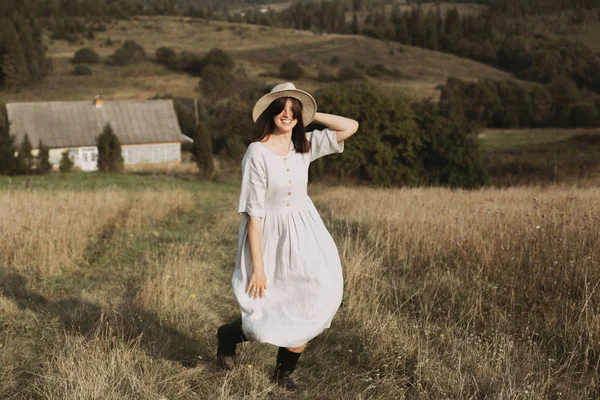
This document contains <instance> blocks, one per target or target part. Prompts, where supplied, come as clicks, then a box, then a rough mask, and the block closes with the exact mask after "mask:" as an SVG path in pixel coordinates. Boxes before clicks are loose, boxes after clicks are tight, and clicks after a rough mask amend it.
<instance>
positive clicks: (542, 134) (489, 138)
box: [479, 130, 576, 152]
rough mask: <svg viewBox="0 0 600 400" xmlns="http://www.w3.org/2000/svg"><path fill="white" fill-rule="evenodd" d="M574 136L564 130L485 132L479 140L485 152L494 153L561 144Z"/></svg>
mask: <svg viewBox="0 0 600 400" xmlns="http://www.w3.org/2000/svg"><path fill="white" fill-rule="evenodd" d="M575 135H576V133H575V132H574V131H565V130H539V131H536V130H514V131H513V130H511V131H487V132H484V133H482V134H481V135H480V137H479V139H480V141H481V144H482V145H483V148H484V150H485V151H488V152H494V151H506V150H515V149H520V148H525V147H536V146H539V145H543V144H549V143H556V142H562V141H565V140H568V139H570V138H571V137H573V136H575Z"/></svg>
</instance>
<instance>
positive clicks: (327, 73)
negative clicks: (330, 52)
mask: <svg viewBox="0 0 600 400" xmlns="http://www.w3.org/2000/svg"><path fill="white" fill-rule="evenodd" d="M318 79H319V82H333V81H335V74H334V72H333V70H332V69H331V68H329V67H327V66H325V65H321V66H320V67H319V78H318Z"/></svg>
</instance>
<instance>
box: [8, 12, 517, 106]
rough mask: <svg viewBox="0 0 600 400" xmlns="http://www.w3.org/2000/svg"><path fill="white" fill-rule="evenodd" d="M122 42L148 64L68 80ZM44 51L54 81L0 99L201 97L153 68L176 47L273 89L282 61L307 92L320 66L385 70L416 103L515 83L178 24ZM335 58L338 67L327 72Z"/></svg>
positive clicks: (412, 59)
mask: <svg viewBox="0 0 600 400" xmlns="http://www.w3.org/2000/svg"><path fill="white" fill-rule="evenodd" d="M108 38H110V39H111V40H112V41H113V43H114V44H113V45H112V46H110V47H106V46H105V42H106V39H108ZM125 40H135V41H136V42H138V43H139V44H141V45H142V46H143V47H144V48H145V50H146V53H147V54H148V56H149V58H150V60H149V61H146V62H143V63H139V64H135V65H130V66H126V67H115V66H109V65H107V64H105V63H100V64H97V65H92V66H91V69H92V71H93V75H92V76H84V77H75V76H73V75H71V71H72V70H73V65H72V64H71V63H70V61H69V60H70V59H71V58H72V57H73V55H74V53H75V52H76V51H77V50H79V49H80V48H82V47H92V48H93V49H95V50H96V51H97V52H98V53H99V54H100V55H101V56H102V57H103V58H104V59H106V57H108V56H109V55H110V54H112V53H113V52H114V50H115V49H116V48H118V47H119V46H120V45H121V44H122V43H123V42H124V41H125ZM47 45H48V48H49V50H48V55H49V56H50V57H52V59H53V65H54V68H53V73H52V75H51V76H50V77H49V78H48V79H47V80H45V81H44V82H42V83H41V84H39V85H37V86H35V87H32V88H29V89H24V90H21V91H20V92H18V93H14V92H6V91H0V99H2V100H3V101H5V102H15V101H51V100H63V101H68V100H84V99H92V98H93V96H94V95H96V94H102V95H104V97H105V98H107V99H137V100H144V99H148V98H150V97H153V96H155V95H157V94H172V95H173V96H180V97H194V96H197V93H196V88H197V87H198V82H199V79H198V78H193V77H190V76H188V75H186V74H181V73H176V72H174V71H171V70H169V69H167V68H165V67H163V66H160V65H158V64H156V63H154V62H153V61H152V59H153V58H154V53H155V51H156V49H158V48H159V47H161V46H170V47H173V48H174V49H175V50H176V51H177V52H181V51H191V52H195V53H199V54H204V53H206V52H207V51H208V50H210V49H212V48H215V47H218V48H222V49H224V50H226V51H227V52H230V53H231V54H232V56H233V57H234V60H235V61H236V63H237V66H238V69H237V71H236V73H237V74H239V75H240V76H244V75H245V76H247V77H249V78H254V79H257V80H262V81H266V82H268V83H273V84H274V83H276V82H277V81H279V78H276V77H270V78H264V77H262V76H261V75H265V74H267V75H275V74H277V73H278V71H279V66H280V65H281V63H282V62H283V61H285V60H288V59H292V60H296V61H298V62H299V63H300V64H301V65H302V67H303V68H304V69H305V71H306V77H305V78H303V79H302V80H300V81H297V82H296V84H297V86H299V87H301V88H304V89H307V90H310V91H314V90H316V89H318V88H319V87H320V86H321V85H322V83H320V82H319V81H318V80H317V77H318V70H319V67H320V66H322V65H327V66H328V67H329V68H330V69H332V71H333V72H334V73H335V72H336V71H337V70H338V69H339V68H341V67H344V66H353V65H355V63H357V62H359V63H361V64H363V65H365V66H367V67H368V66H373V65H376V64H382V65H384V66H386V67H387V68H388V69H390V70H399V71H400V72H401V73H402V74H403V77H402V78H397V79H393V78H383V79H375V78H369V79H371V80H372V81H373V82H374V83H375V84H376V85H377V86H379V87H380V88H383V89H385V90H387V91H396V90H398V91H402V92H404V93H406V94H408V95H409V96H411V97H414V98H418V99H423V98H434V99H437V96H438V94H439V93H438V90H437V89H436V87H437V85H439V84H442V83H445V82H446V80H447V78H448V77H450V76H455V77H459V78H463V79H468V80H471V79H480V78H486V77H487V78H493V79H504V78H508V77H510V75H509V74H507V73H505V72H502V71H499V70H497V69H494V68H492V67H490V66H487V65H484V64H481V63H477V62H475V61H471V60H468V59H464V58H460V57H456V56H453V55H449V54H444V53H441V52H435V51H430V50H425V49H420V48H415V47H409V46H404V45H401V44H398V43H387V42H384V41H380V40H376V39H372V38H367V37H363V36H352V35H334V34H315V33H313V32H307V31H296V30H290V29H276V28H269V27H261V26H253V25H243V24H230V23H224V22H215V21H211V22H207V21H204V20H200V19H189V18H175V17H148V18H135V19H133V20H130V21H113V22H112V23H110V24H109V25H108V30H107V32H101V33H96V37H95V38H94V39H93V40H87V39H82V41H81V42H80V43H69V42H66V41H63V40H57V41H51V40H49V39H47ZM334 56H336V57H337V58H338V59H339V63H338V64H337V65H333V66H330V65H329V63H330V60H331V59H332V57H334Z"/></svg>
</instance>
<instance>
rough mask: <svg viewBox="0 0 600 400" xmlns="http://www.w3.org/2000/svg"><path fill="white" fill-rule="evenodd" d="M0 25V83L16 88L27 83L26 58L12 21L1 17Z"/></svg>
mask: <svg viewBox="0 0 600 400" xmlns="http://www.w3.org/2000/svg"><path fill="white" fill-rule="evenodd" d="M0 25H1V26H3V34H2V36H3V42H2V50H0V54H1V60H0V63H1V64H0V69H1V70H2V74H1V76H2V82H0V85H2V86H6V87H8V88H9V89H14V88H18V87H21V86H23V85H26V84H27V83H29V68H28V67H27V59H26V57H25V52H24V50H23V46H22V45H21V41H20V40H19V34H18V33H17V30H16V29H15V26H14V23H13V21H12V20H10V19H8V18H2V20H1V21H0Z"/></svg>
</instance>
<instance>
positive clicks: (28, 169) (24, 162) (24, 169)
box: [17, 134, 35, 175]
mask: <svg viewBox="0 0 600 400" xmlns="http://www.w3.org/2000/svg"><path fill="white" fill-rule="evenodd" d="M32 150H33V147H32V146H31V141H30V140H29V135H27V134H25V137H24V138H23V140H22V141H21V146H20V147H19V154H18V156H17V166H18V167H17V169H18V172H19V174H23V175H30V174H31V173H32V172H33V168H34V162H35V160H34V158H33V154H31V151H32Z"/></svg>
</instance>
